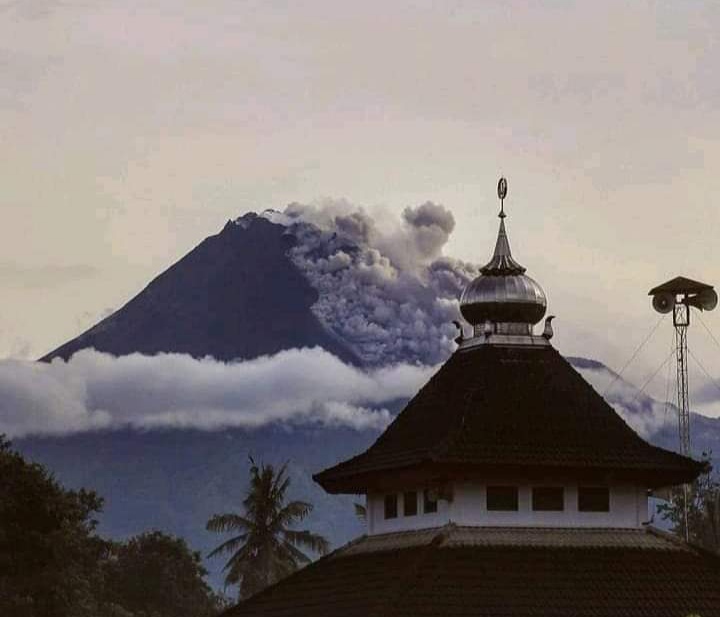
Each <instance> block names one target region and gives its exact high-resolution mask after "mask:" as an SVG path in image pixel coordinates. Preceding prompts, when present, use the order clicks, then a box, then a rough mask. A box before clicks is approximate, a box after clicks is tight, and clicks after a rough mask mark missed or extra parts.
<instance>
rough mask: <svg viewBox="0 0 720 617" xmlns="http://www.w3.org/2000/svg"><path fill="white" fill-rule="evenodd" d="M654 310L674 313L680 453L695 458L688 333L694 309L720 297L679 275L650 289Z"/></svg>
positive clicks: (687, 492)
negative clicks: (693, 450) (691, 414)
mask: <svg viewBox="0 0 720 617" xmlns="http://www.w3.org/2000/svg"><path fill="white" fill-rule="evenodd" d="M649 295H651V296H652V297H653V300H652V304H653V308H654V309H655V310H656V311H657V312H658V313H669V312H671V311H672V314H673V326H675V360H676V363H677V406H678V437H679V440H680V454H682V455H683V456H691V454H692V449H691V443H690V395H689V391H688V346H687V330H688V326H689V325H690V307H691V306H694V307H695V308H696V309H698V310H700V311H712V310H713V309H714V308H715V307H716V306H717V303H718V296H717V294H716V293H715V290H714V289H713V287H712V285H708V284H707V283H700V282H699V281H693V280H692V279H688V278H685V277H684V276H678V277H676V278H674V279H672V280H670V281H668V282H667V283H663V284H662V285H658V286H657V287H655V288H653V289H651V290H650V293H649ZM689 501H690V487H689V486H688V485H687V484H685V485H683V514H684V516H683V522H684V527H685V530H684V531H685V540H686V541H689V540H690V527H689V524H688V511H689Z"/></svg>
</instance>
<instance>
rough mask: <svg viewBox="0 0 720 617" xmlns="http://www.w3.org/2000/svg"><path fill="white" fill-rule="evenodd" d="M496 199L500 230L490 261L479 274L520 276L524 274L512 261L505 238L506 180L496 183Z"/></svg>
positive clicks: (515, 262)
mask: <svg viewBox="0 0 720 617" xmlns="http://www.w3.org/2000/svg"><path fill="white" fill-rule="evenodd" d="M497 192H498V197H499V198H500V214H498V217H499V218H500V229H499V230H498V237H497V242H495V252H494V253H493V256H492V259H491V260H490V261H489V262H488V263H487V264H485V265H484V266H483V267H482V268H481V269H480V272H482V273H483V274H487V275H489V276H503V275H506V274H522V273H523V272H525V268H523V267H522V266H521V265H520V264H519V263H518V262H517V261H515V260H514V259H513V256H512V253H511V252H510V241H509V240H508V237H507V231H505V220H504V219H505V217H507V214H505V196H506V195H507V180H506V179H505V178H500V180H499V182H498V188H497Z"/></svg>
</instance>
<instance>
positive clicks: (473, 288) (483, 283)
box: [460, 178, 547, 331]
mask: <svg viewBox="0 0 720 617" xmlns="http://www.w3.org/2000/svg"><path fill="white" fill-rule="evenodd" d="M497 190H498V197H499V198H500V214H499V215H498V216H499V217H500V229H499V230H498V237H497V241H496V243H495V252H494V253H493V256H492V259H491V260H490V261H489V262H488V263H487V264H485V266H483V267H482V268H481V269H480V273H481V274H480V276H478V277H477V278H476V279H475V280H474V281H472V282H471V283H470V284H469V285H468V286H467V287H466V288H465V291H464V292H463V294H462V297H461V298H460V312H461V313H462V314H463V317H465V319H467V320H468V321H469V322H470V323H471V324H473V325H474V326H477V325H480V324H496V325H495V326H493V329H494V330H495V331H497V329H498V327H499V326H500V324H525V325H524V326H523V327H527V328H528V331H529V330H530V328H531V327H532V325H533V324H536V323H537V322H538V321H540V320H541V319H542V317H543V315H545V310H546V306H547V301H546V299H545V292H544V291H543V290H542V287H540V285H539V284H538V283H537V282H536V281H535V280H533V279H532V278H530V277H529V276H526V275H525V268H524V267H523V266H521V265H520V264H519V263H518V262H517V261H515V260H514V259H513V256H512V253H511V251H510V242H509V240H508V237H507V231H506V230H505V218H506V216H507V215H506V214H505V196H506V195H507V180H506V179H505V178H500V181H499V182H498V189H497ZM501 329H502V330H506V329H507V327H506V326H502V327H501Z"/></svg>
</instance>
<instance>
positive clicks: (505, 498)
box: [487, 486, 518, 511]
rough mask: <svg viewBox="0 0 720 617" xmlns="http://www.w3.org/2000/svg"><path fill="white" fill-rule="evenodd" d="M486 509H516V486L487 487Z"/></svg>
mask: <svg viewBox="0 0 720 617" xmlns="http://www.w3.org/2000/svg"><path fill="white" fill-rule="evenodd" d="M487 509H488V510H493V511H496V510H497V511H499V510H505V511H514V510H517V509H518V488H517V486H488V487H487Z"/></svg>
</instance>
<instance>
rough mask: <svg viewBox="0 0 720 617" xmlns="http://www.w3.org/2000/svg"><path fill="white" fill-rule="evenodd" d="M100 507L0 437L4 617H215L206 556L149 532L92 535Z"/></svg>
mask: <svg viewBox="0 0 720 617" xmlns="http://www.w3.org/2000/svg"><path fill="white" fill-rule="evenodd" d="M101 509H102V499H101V498H100V497H99V496H98V495H97V494H95V493H94V492H92V491H87V490H84V489H81V490H79V491H71V490H67V489H65V488H63V487H62V486H61V485H60V484H59V483H58V482H57V481H55V479H54V478H53V477H52V475H51V474H50V473H49V472H48V471H47V470H46V469H45V468H44V467H43V466H41V465H38V464H35V463H30V462H28V461H26V460H25V459H24V458H23V457H22V456H21V455H20V454H19V453H18V452H16V451H15V450H13V449H12V447H11V444H10V443H9V442H8V441H7V440H5V439H4V438H3V437H2V436H0V615H8V616H12V617H166V616H167V617H170V616H172V617H212V616H214V615H216V614H218V613H219V612H220V610H221V609H222V608H223V607H224V604H225V602H224V601H223V600H222V599H221V598H220V597H219V596H217V595H216V594H215V593H214V592H213V591H212V590H211V588H210V586H209V585H208V584H207V582H206V581H205V576H206V574H207V572H206V570H205V569H204V568H203V566H202V560H201V556H200V554H199V553H198V552H194V551H191V550H190V549H189V548H188V546H187V544H186V543H185V541H184V540H183V539H181V538H177V537H173V536H170V535H167V534H164V533H161V532H159V531H152V532H148V533H144V534H141V535H139V536H135V537H133V538H130V539H129V540H127V541H125V542H114V541H111V540H108V539H106V538H102V537H101V536H99V535H98V534H97V533H96V527H97V520H96V518H95V517H96V515H97V514H98V513H99V512H100V511H101Z"/></svg>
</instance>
